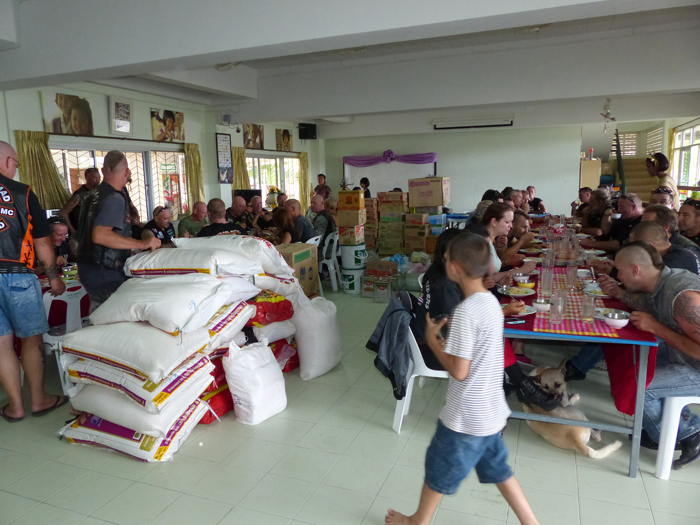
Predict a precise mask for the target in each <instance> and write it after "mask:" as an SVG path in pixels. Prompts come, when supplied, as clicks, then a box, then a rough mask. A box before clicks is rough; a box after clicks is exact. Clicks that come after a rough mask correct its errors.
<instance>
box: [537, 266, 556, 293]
mask: <svg viewBox="0 0 700 525" xmlns="http://www.w3.org/2000/svg"><path fill="white" fill-rule="evenodd" d="M540 286H542V295H544V296H546V297H549V296H550V295H552V288H554V270H553V269H552V267H551V266H550V267H549V268H544V267H543V268H542V275H541V276H540Z"/></svg>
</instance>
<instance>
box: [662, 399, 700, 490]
mask: <svg viewBox="0 0 700 525" xmlns="http://www.w3.org/2000/svg"><path fill="white" fill-rule="evenodd" d="M694 404H700V397H665V398H664V415H663V417H662V418H661V438H660V439H659V451H658V452H657V454H656V477H657V478H659V479H668V478H669V476H670V475H671V467H672V466H673V452H674V450H675V449H676V440H677V439H678V421H680V418H681V411H682V410H683V408H684V407H685V406H686V405H694Z"/></svg>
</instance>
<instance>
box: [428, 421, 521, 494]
mask: <svg viewBox="0 0 700 525" xmlns="http://www.w3.org/2000/svg"><path fill="white" fill-rule="evenodd" d="M472 469H476V474H477V476H479V481H480V482H481V483H503V482H505V481H507V480H508V479H509V478H510V477H511V476H512V475H513V470H512V469H511V468H510V465H508V449H507V448H506V445H505V443H503V438H502V437H501V434H500V433H497V434H494V435H492V436H471V435H469V434H461V433H459V432H455V431H454V430H450V429H449V428H447V427H446V426H445V425H443V423H442V421H440V420H438V424H437V430H436V431H435V435H434V436H433V441H432V442H431V443H430V446H429V447H428V452H427V453H426V455H425V484H426V485H428V487H429V488H430V490H432V491H434V492H437V493H439V494H445V495H448V496H450V495H452V494H454V493H456V492H457V489H458V488H459V485H460V484H461V483H462V481H464V479H465V478H466V477H467V476H468V475H469V472H471V470H472Z"/></svg>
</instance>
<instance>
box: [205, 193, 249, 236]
mask: <svg viewBox="0 0 700 525" xmlns="http://www.w3.org/2000/svg"><path fill="white" fill-rule="evenodd" d="M209 202H211V201H209ZM246 207H247V205H246V202H245V199H244V198H243V197H241V196H240V195H239V196H237V197H234V198H233V202H232V203H231V207H230V208H229V209H228V210H226V215H225V218H226V220H227V221H228V222H231V223H233V224H238V225H239V226H241V228H242V229H243V231H245V232H246V233H248V232H249V231H253V230H255V227H254V226H253V225H252V224H251V222H250V220H249V219H248V215H247V214H246Z"/></svg>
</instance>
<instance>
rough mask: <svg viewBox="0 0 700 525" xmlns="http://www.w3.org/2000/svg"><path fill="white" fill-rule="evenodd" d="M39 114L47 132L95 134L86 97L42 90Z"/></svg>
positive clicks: (87, 135) (88, 101)
mask: <svg viewBox="0 0 700 525" xmlns="http://www.w3.org/2000/svg"><path fill="white" fill-rule="evenodd" d="M103 107H104V106H103ZM41 114H42V117H43V120H44V131H46V132H47V133H55V134H57V135H82V136H86V137H92V136H93V135H95V131H94V128H93V122H92V108H91V107H90V100H89V99H88V98H87V97H81V96H78V95H68V94H66V93H57V92H55V91H42V92H41Z"/></svg>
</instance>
